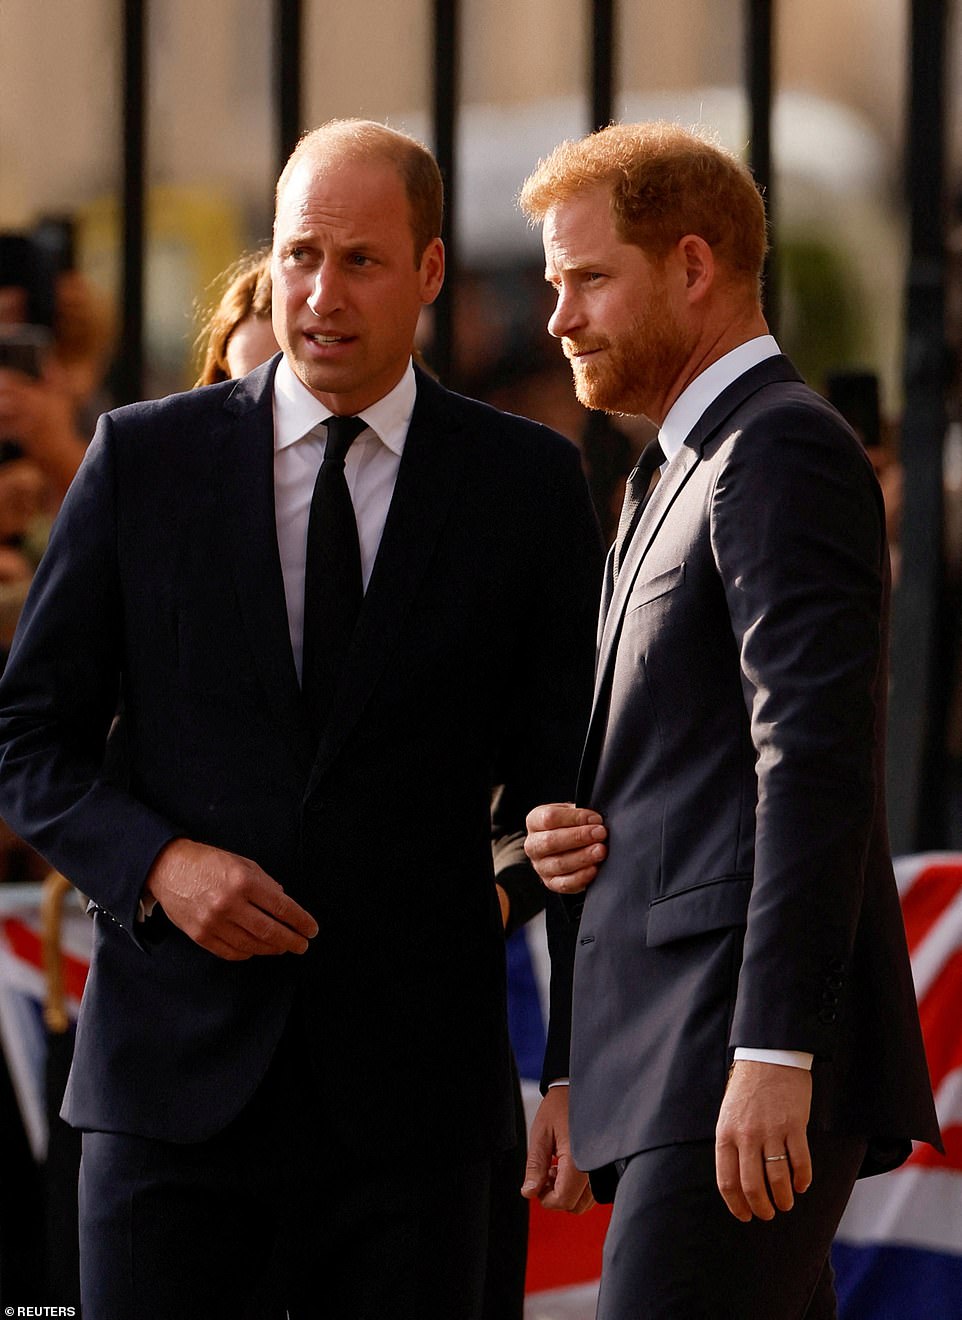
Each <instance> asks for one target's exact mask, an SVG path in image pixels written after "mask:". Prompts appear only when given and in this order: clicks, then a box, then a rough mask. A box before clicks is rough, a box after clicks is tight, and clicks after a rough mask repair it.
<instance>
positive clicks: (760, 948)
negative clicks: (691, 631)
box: [711, 400, 887, 1057]
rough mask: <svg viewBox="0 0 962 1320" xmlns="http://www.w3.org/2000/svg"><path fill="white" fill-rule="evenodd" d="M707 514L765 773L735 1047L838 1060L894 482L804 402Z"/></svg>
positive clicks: (736, 452) (733, 476)
mask: <svg viewBox="0 0 962 1320" xmlns="http://www.w3.org/2000/svg"><path fill="white" fill-rule="evenodd" d="M711 519H712V524H711V534H712V546H713V551H714V554H715V558H716V563H717V567H718V571H719V574H720V576H721V581H722V583H723V584H724V590H725V593H726V596H727V601H728V608H729V613H730V617H731V625H732V629H733V632H734V636H735V641H736V644H737V646H738V650H739V657H740V665H741V679H742V687H743V691H744V697H745V703H746V707H747V710H748V714H749V719H750V728H751V738H752V743H753V745H754V751H755V756H756V777H757V807H756V826H755V858H754V879H753V885H752V893H751V899H750V903H749V909H748V922H747V928H746V935H745V946H744V957H743V962H742V967H741V972H740V976H739V982H738V992H737V1000H736V1007H735V1013H734V1019H733V1023H732V1028H731V1035H730V1044H731V1045H732V1046H738V1045H745V1046H753V1047H756V1048H772V1049H779V1048H784V1049H795V1050H805V1051H809V1052H811V1053H813V1054H815V1055H821V1056H823V1057H824V1056H830V1055H831V1054H832V1052H833V1049H834V1047H835V1043H836V1026H835V1014H834V1013H833V1012H832V1011H831V1009H830V1007H829V1006H828V1005H827V1001H826V1000H825V995H826V985H827V984H828V985H829V986H830V987H831V989H830V994H835V993H836V992H837V993H838V994H842V993H844V982H845V978H846V976H847V974H848V972H849V963H850V955H851V948H852V943H853V939H854V932H855V928H856V923H857V920H858V914H859V909H860V906H861V901H862V887H863V883H864V874H865V864H866V855H867V852H868V848H869V842H870V838H871V833H872V829H873V823H874V821H875V819H876V814H877V808H878V795H879V792H880V785H879V783H878V775H879V767H880V761H881V757H880V751H879V747H878V738H879V702H880V701H881V700H882V696H881V693H882V684H883V674H884V660H883V650H884V639H883V630H882V622H881V620H882V607H883V597H884V593H885V584H886V574H887V549H886V544H885V531H884V512H883V508H882V501H881V495H880V492H879V490H878V486H877V483H876V481H875V478H874V476H873V474H872V472H871V468H870V466H869V464H868V462H867V460H866V459H865V457H864V455H863V454H862V453H861V451H860V447H859V446H858V444H857V442H856V440H855V438H854V437H853V436H852V435H851V433H850V432H848V430H847V428H846V427H844V425H843V424H842V422H841V421H840V419H838V418H837V417H835V415H834V414H833V413H831V412H830V411H829V410H827V409H825V408H823V407H821V406H820V405H818V404H815V403H814V402H812V403H809V402H807V401H801V400H800V401H798V402H796V403H795V404H787V405H785V406H783V407H779V408H777V409H775V410H771V411H769V412H766V413H764V414H762V415H761V418H760V420H757V421H756V422H755V423H754V424H752V425H750V426H749V427H748V428H746V430H745V431H744V432H743V433H742V434H741V435H740V436H738V437H737V438H736V439H735V440H734V442H733V443H732V445H731V448H730V451H729V455H728V459H727V461H726V462H725V464H724V465H723V467H722V469H721V471H720V474H719V477H718V479H717V482H716V486H715V489H714V493H713V503H712V510H711Z"/></svg>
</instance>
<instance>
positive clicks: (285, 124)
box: [273, 0, 303, 174]
mask: <svg viewBox="0 0 962 1320" xmlns="http://www.w3.org/2000/svg"><path fill="white" fill-rule="evenodd" d="M302 40H303V10H302V5H301V0H275V5H274V51H273V54H274V67H273V75H274V163H275V166H276V169H275V174H280V172H281V170H282V169H283V168H284V164H285V162H286V160H287V158H288V156H289V155H290V154H291V152H292V151H293V150H294V147H295V145H296V143H297V139H298V138H299V137H300V134H301V44H302Z"/></svg>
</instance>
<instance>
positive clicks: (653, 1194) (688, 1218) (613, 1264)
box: [597, 1132, 865, 1320]
mask: <svg viewBox="0 0 962 1320" xmlns="http://www.w3.org/2000/svg"><path fill="white" fill-rule="evenodd" d="M809 1143H810V1149H811V1152H812V1167H813V1181H812V1185H811V1187H809V1189H808V1191H807V1192H805V1193H804V1195H802V1196H798V1195H797V1194H796V1197H795V1205H794V1207H793V1208H792V1210H790V1211H789V1212H787V1213H784V1214H782V1213H776V1217H775V1219H773V1220H770V1221H767V1222H766V1221H763V1220H760V1219H752V1220H751V1222H750V1223H747V1224H743V1223H741V1222H740V1221H739V1220H737V1219H735V1218H734V1216H733V1215H732V1214H731V1213H730V1212H729V1211H728V1209H727V1207H726V1206H725V1203H724V1201H723V1200H722V1198H721V1195H720V1193H719V1192H718V1189H717V1187H716V1185H715V1147H714V1143H713V1142H711V1141H701V1142H691V1143H687V1144H684V1145H678V1146H663V1147H659V1148H658V1149H655V1150H650V1151H644V1152H642V1153H641V1154H639V1155H635V1156H633V1157H632V1158H631V1159H630V1160H628V1161H627V1162H626V1164H625V1167H624V1170H623V1172H622V1173H621V1176H620V1178H619V1181H618V1187H617V1190H616V1192H615V1203H614V1209H613V1211H612V1217H611V1226H610V1228H609V1230H608V1235H607V1238H606V1241H605V1250H604V1263H603V1268H602V1277H601V1290H600V1294H599V1298H598V1312H597V1320H833V1317H834V1316H835V1314H836V1307H835V1292H834V1287H833V1276H832V1269H831V1264H830V1262H829V1249H830V1247H831V1244H832V1238H833V1237H834V1234H835V1229H836V1227H837V1225H838V1221H839V1219H840V1218H841V1215H842V1211H843V1210H844V1209H845V1204H846V1202H847V1201H848V1198H849V1196H850V1194H851V1190H852V1186H853V1184H854V1182H855V1176H856V1174H857V1173H858V1169H859V1167H860V1165H861V1163H862V1159H863V1157H864V1155H865V1142H864V1141H863V1140H862V1139H861V1138H858V1137H847V1136H837V1135H835V1134H832V1133H819V1132H816V1133H809Z"/></svg>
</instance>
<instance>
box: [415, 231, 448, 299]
mask: <svg viewBox="0 0 962 1320" xmlns="http://www.w3.org/2000/svg"><path fill="white" fill-rule="evenodd" d="M418 273H419V275H420V281H421V302H422V303H424V304H425V306H427V305H428V304H429V303H433V302H434V300H435V298H436V297H437V296H438V294H439V293H440V292H441V285H442V284H443V283H444V244H443V243H442V242H441V240H440V239H439V238H432V239H431V242H430V243H429V244H428V245H427V247H426V248H425V249H424V252H423V253H422V254H421V263H420V266H419V268H418Z"/></svg>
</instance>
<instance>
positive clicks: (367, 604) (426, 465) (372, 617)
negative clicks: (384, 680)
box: [308, 371, 465, 792]
mask: <svg viewBox="0 0 962 1320" xmlns="http://www.w3.org/2000/svg"><path fill="white" fill-rule="evenodd" d="M417 381H418V389H417V400H416V402H415V405H414V413H413V415H412V417H411V425H410V427H409V428H408V434H407V440H406V441H405V445H404V454H403V456H402V459H401V466H400V468H399V470H398V478H397V484H396V485H395V488H394V494H393V497H392V499H391V507H390V510H389V511H388V516H387V521H386V523H385V525H384V534H383V536H382V537H381V544H380V547H379V549H378V553H377V559H376V560H375V562H374V571H373V572H372V574H371V580H370V583H369V584H368V589H367V591H366V593H365V596H364V604H363V606H362V608H361V613H360V615H359V617H358V622H357V627H356V629H355V632H354V636H353V638H352V640H351V645H350V648H349V650H348V654H347V660H346V663H345V665H344V671H343V677H342V679H341V682H340V684H339V689H338V692H337V694H336V696H335V699H334V703H333V708H332V714H331V718H330V721H329V723H328V726H327V728H326V729H325V731H324V733H323V735H322V737H321V742H320V746H319V747H318V751H317V760H316V762H315V764H314V772H313V775H312V777H311V782H310V784H309V786H308V792H310V791H311V790H312V789H313V788H314V786H315V785H316V784H317V782H318V780H319V778H320V776H321V775H322V774H323V773H324V771H325V770H326V768H327V767H328V766H329V765H330V763H331V761H332V760H333V758H334V757H335V756H336V755H337V753H338V751H339V750H340V748H341V747H342V746H343V744H344V740H345V739H346V738H347V736H348V735H349V734H350V732H351V730H352V729H353V727H354V726H355V724H356V723H357V720H358V719H359V717H360V715H361V713H362V711H363V709H364V706H365V704H366V702H367V700H368V698H369V696H370V694H371V692H372V690H373V688H374V685H375V684H376V683H377V681H378V678H379V677H380V675H381V673H382V672H383V670H384V668H385V667H386V666H387V665H388V664H390V663H392V662H393V661H394V659H395V654H396V653H395V648H394V643H395V641H396V639H397V636H398V633H399V632H400V630H401V625H402V623H403V621H404V617H405V615H406V614H407V611H408V608H409V606H410V604H411V601H412V600H413V598H414V595H415V593H416V592H417V590H418V587H419V586H420V584H421V581H422V578H423V576H424V573H425V571H426V569H427V566H428V563H429V561H430V558H431V555H432V553H433V552H434V549H435V546H436V545H437V542H438V538H439V537H440V535H441V532H442V529H443V527H444V524H445V521H446V519H447V518H448V515H449V513H450V510H451V507H452V504H453V502H454V499H455V495H456V494H457V492H458V489H459V487H460V484H461V482H462V480H463V477H464V469H465V452H464V446H463V445H460V444H459V443H458V434H457V433H458V431H459V429H460V423H459V422H458V420H457V418H456V417H455V416H454V415H453V410H452V408H451V405H450V402H449V396H448V394H447V392H446V391H445V390H443V389H442V388H441V386H440V385H438V384H436V383H435V382H434V381H432V380H431V379H430V378H429V377H427V376H425V375H424V374H423V373H422V372H420V371H418V373H417Z"/></svg>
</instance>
